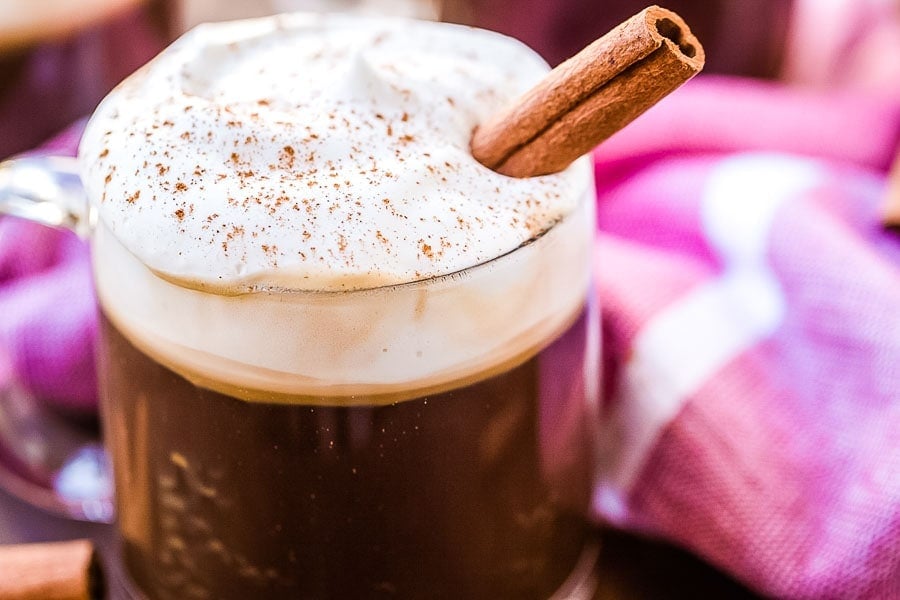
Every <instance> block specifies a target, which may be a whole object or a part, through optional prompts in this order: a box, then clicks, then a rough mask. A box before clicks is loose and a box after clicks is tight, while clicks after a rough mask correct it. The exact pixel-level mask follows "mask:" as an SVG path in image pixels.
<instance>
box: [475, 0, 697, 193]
mask: <svg viewBox="0 0 900 600" xmlns="http://www.w3.org/2000/svg"><path fill="white" fill-rule="evenodd" d="M704 60H705V55H704V53H703V47H702V46H701V45H700V42H699V41H698V40H697V38H696V37H694V35H693V34H692V33H691V31H690V28H689V27H688V26H687V24H686V23H685V22H684V21H683V20H682V18H681V17H679V16H678V15H677V14H675V13H674V12H672V11H670V10H666V9H664V8H660V7H658V6H650V7H648V8H645V9H644V10H642V11H641V12H640V13H638V14H636V15H635V16H633V17H631V18H630V19H628V20H627V21H625V22H624V23H622V24H621V25H619V26H618V27H616V28H615V29H613V30H612V31H610V32H609V33H607V34H606V35H604V36H603V37H602V38H600V39H599V40H597V41H595V42H593V43H592V44H590V45H589V46H588V47H587V48H585V49H584V50H582V51H581V52H579V53H578V54H577V55H575V56H574V57H572V58H570V59H569V60H567V61H566V62H564V63H562V64H560V65H559V66H558V67H556V68H555V69H553V70H552V71H551V72H550V73H549V74H548V75H547V77H546V78H545V79H544V80H543V81H541V82H540V83H539V84H538V85H537V86H535V87H534V88H532V89H531V90H530V91H528V92H526V93H525V94H524V95H523V96H522V97H520V98H519V99H518V100H517V101H515V102H514V103H513V104H512V105H511V106H510V107H508V108H507V109H506V110H503V111H501V112H500V113H499V114H497V115H495V116H494V117H493V118H491V119H489V120H488V121H486V122H484V123H482V124H481V125H479V127H478V128H477V129H476V130H475V133H474V135H473V137H472V155H473V156H474V157H475V158H476V159H477V160H478V161H479V162H481V163H482V164H484V165H485V166H487V167H489V168H491V169H493V170H495V171H498V172H500V173H503V174H505V175H509V176H511V177H531V176H535V175H546V174H549V173H556V172H559V171H562V170H563V169H565V168H566V167H567V166H569V164H571V163H572V161H574V160H575V159H576V158H578V157H580V156H582V155H584V154H587V153H588V152H590V151H591V150H592V149H593V148H594V147H595V146H597V144H599V143H600V142H602V141H603V140H605V139H606V138H608V137H609V136H611V135H612V134H613V133H615V132H616V131H618V130H619V129H621V128H622V127H624V126H625V125H627V124H628V123H630V122H631V121H633V120H634V119H635V118H636V117H637V116H638V115H640V114H641V113H643V112H644V111H645V110H647V109H648V108H650V107H651V106H653V105H654V104H656V103H657V102H658V101H659V100H661V99H662V98H663V97H664V96H666V95H667V94H669V93H670V92H672V91H673V90H675V89H676V88H677V87H679V86H680V85H681V84H683V83H684V82H686V81H687V80H688V79H690V78H691V77H693V76H694V75H696V74H697V73H698V72H699V71H700V69H702V68H703V63H704Z"/></svg>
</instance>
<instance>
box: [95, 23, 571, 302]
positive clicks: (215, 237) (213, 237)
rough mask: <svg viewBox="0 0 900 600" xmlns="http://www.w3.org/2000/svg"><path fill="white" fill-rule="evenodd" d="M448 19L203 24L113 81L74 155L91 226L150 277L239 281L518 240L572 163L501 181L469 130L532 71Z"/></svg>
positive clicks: (410, 267) (494, 247) (515, 51)
mask: <svg viewBox="0 0 900 600" xmlns="http://www.w3.org/2000/svg"><path fill="white" fill-rule="evenodd" d="M546 70H547V66H546V64H545V63H544V62H543V60H542V59H540V58H539V57H538V56H537V55H536V54H534V53H533V52H532V51H531V50H529V49H528V48H526V47H525V46H523V45H522V44H520V43H518V42H516V41H514V40H512V39H510V38H506V37H503V36H500V35H498V34H494V33H490V32H486V31H482V30H477V29H472V28H467V27H462V26H455V25H447V24H439V23H431V22H426V21H411V20H403V19H377V18H360V17H350V16H336V15H330V16H324V15H307V14H294V15H282V16H279V17H274V18H265V19H257V20H248V21H239V22H232V23H225V24H211V25H204V26H200V27H198V28H196V29H195V30H193V31H191V32H189V33H188V34H186V35H185V36H184V37H182V38H181V39H180V40H179V41H178V42H176V43H175V44H174V45H173V46H172V47H170V48H169V49H168V50H166V51H164V52H163V53H162V54H161V55H160V56H158V57H157V58H156V59H155V60H153V61H152V62H151V63H150V64H149V65H148V66H147V67H145V68H144V69H142V70H141V71H139V72H138V73H136V74H135V75H134V76H132V77H131V78H129V79H128V80H126V81H125V82H124V83H123V84H121V85H120V86H119V87H118V88H117V89H116V90H115V91H113V93H112V94H110V96H109V97H108V98H107V99H106V100H105V101H104V102H103V103H102V105H101V106H100V108H99V109H98V111H97V112H96V114H95V115H94V116H93V118H92V119H91V121H90V123H89V125H88V127H87V131H86V133H85V136H84V138H83V142H82V145H81V151H80V156H81V159H82V161H83V167H84V168H83V171H84V181H85V185H86V188H87V191H88V194H89V196H90V197H91V198H93V199H94V200H95V202H96V210H97V212H98V215H99V219H100V221H101V222H102V223H103V224H104V225H105V226H106V227H108V228H109V230H110V231H111V232H112V234H113V235H115V236H116V237H117V238H118V240H119V241H120V242H121V243H122V245H123V246H124V247H125V248H126V249H127V250H129V251H130V252H131V253H133V254H134V255H135V256H136V257H137V258H138V259H139V260H140V261H141V262H143V263H144V264H145V265H146V266H147V267H149V268H150V269H151V270H153V271H154V272H156V273H157V274H159V275H161V276H163V277H165V278H167V279H170V280H173V281H176V282H178V283H180V284H181V285H186V286H189V287H195V288H200V289H219V290H225V291H228V292H231V293H241V292H243V291H252V290H259V289H266V288H272V287H275V288H282V289H283V288H288V289H294V290H304V289H307V290H343V289H359V288H371V287H377V286H382V285H390V284H396V283H401V282H409V281H415V280H419V279H425V278H428V277H433V276H437V275H442V274H448V273H452V272H455V271H458V270H460V269H463V268H466V267H469V266H472V265H476V264H479V263H482V262H484V261H486V260H488V259H490V258H492V257H495V256H498V255H500V254H503V253H505V252H508V251H510V250H513V249H515V248H516V247H518V246H519V245H520V244H522V243H523V242H526V241H527V240H529V239H532V238H534V237H535V236H536V235H538V234H540V233H542V232H543V231H545V230H546V229H548V228H549V227H551V226H552V225H553V224H554V223H556V222H558V221H559V220H560V219H561V218H562V217H563V216H564V215H566V214H568V213H569V212H571V211H572V210H573V208H574V206H575V203H576V202H577V201H578V199H579V197H580V194H581V192H582V190H583V188H584V178H583V172H582V171H580V170H579V169H578V168H572V169H569V170H567V171H566V172H564V173H561V174H558V175H553V176H546V177H539V178H531V179H521V180H520V179H511V178H509V177H506V176H503V175H500V174H497V173H495V172H493V171H491V170H489V169H487V168H485V167H484V166H482V165H481V164H479V163H478V162H477V161H475V160H474V159H473V158H472V156H471V154H470V152H469V141H470V139H471V134H472V130H473V128H474V127H475V126H476V125H477V124H478V123H479V122H481V121H482V120H484V119H485V118H486V117H488V116H489V115H490V114H492V113H493V112H495V111H496V110H498V109H499V108H501V107H502V106H503V105H504V104H505V103H507V102H508V101H509V100H511V99H512V98H513V97H515V96H517V95H519V94H520V93H522V92H523V91H525V90H526V89H528V88H529V87H531V86H532V85H533V84H534V83H536V82H537V80H538V79H540V78H541V77H542V76H543V75H544V73H545V72H546Z"/></svg>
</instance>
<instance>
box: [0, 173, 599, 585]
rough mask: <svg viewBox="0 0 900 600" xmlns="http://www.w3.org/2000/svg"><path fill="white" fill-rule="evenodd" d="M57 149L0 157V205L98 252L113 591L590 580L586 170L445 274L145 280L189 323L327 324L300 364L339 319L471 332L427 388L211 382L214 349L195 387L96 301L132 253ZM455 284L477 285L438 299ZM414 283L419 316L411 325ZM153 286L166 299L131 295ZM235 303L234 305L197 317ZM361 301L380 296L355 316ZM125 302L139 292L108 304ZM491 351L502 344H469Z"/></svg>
mask: <svg viewBox="0 0 900 600" xmlns="http://www.w3.org/2000/svg"><path fill="white" fill-rule="evenodd" d="M72 166H73V165H72V163H70V162H67V161H65V160H63V159H58V158H57V159H44V158H25V159H19V160H17V161H8V162H7V163H5V164H3V165H2V166H0V212H7V213H13V214H17V215H18V216H20V217H24V218H28V219H32V220H36V221H39V222H43V223H46V224H49V225H54V226H64V227H69V228H72V229H74V230H76V231H78V232H80V233H81V234H82V235H88V236H90V237H91V241H92V245H93V246H94V251H95V255H96V254H97V253H99V252H102V253H103V255H104V256H105V257H106V259H110V258H111V259H112V260H106V259H105V260H104V261H97V260H95V278H96V285H97V286H98V288H99V291H100V293H99V297H100V298H101V307H100V308H101V340H100V344H99V347H100V350H99V356H98V364H99V374H100V377H99V379H100V385H101V407H102V416H103V420H102V421H103V426H104V432H105V438H106V448H107V450H108V452H109V454H110V456H111V458H112V464H113V467H114V468H113V470H114V472H115V480H116V486H115V489H116V494H117V498H116V500H117V502H116V506H117V522H118V527H119V530H120V533H121V539H122V556H123V558H124V564H125V567H126V571H127V573H128V575H127V579H128V580H129V584H130V585H135V584H136V587H135V588H134V589H135V590H138V589H139V590H141V592H137V591H135V592H134V597H142V596H141V594H146V595H147V596H149V597H154V598H155V597H158V598H168V597H173V598H174V597H179V598H189V597H198V598H203V597H225V596H227V595H234V596H235V597H261V596H260V594H264V595H265V596H264V597H270V598H277V597H281V596H282V595H283V596H284V597H297V596H303V597H309V596H315V597H318V596H331V597H364V596H367V595H376V596H377V595H379V594H384V595H393V594H400V595H408V596H409V597H471V598H478V597H493V598H496V597H517V598H525V597H535V598H546V597H551V596H554V594H555V597H589V596H590V594H591V590H592V587H593V583H592V582H593V566H594V560H595V558H596V551H597V550H596V547H595V546H594V545H593V541H592V540H593V532H592V531H591V530H590V527H589V525H588V524H587V522H586V518H585V516H586V514H587V513H588V507H589V503H590V495H591V482H592V473H593V468H594V467H593V465H594V452H595V450H596V447H597V443H596V442H597V440H596V439H595V436H596V424H597V423H598V418H599V417H598V414H597V412H598V406H597V402H598V387H599V372H598V371H599V364H600V361H599V348H598V345H599V339H598V336H599V325H598V316H597V306H596V303H595V302H594V300H593V298H592V295H591V294H590V293H589V292H588V290H589V289H590V285H589V281H590V256H591V240H592V230H593V200H594V198H593V186H592V182H591V180H590V177H589V176H586V177H585V187H584V192H583V198H582V200H581V204H580V207H579V208H578V210H576V211H575V212H574V213H572V214H571V215H569V216H568V217H567V218H565V219H564V220H563V221H561V222H560V223H558V224H557V225H555V226H554V227H553V228H552V229H551V230H549V231H548V232H547V233H546V234H544V235H542V236H541V237H539V238H537V239H535V240H532V241H531V243H528V244H525V245H523V246H521V247H520V248H518V249H516V250H514V251H513V252H511V253H508V254H505V255H502V256H499V257H496V258H494V259H492V260H489V261H487V262H485V263H483V264H480V265H477V266H474V267H471V268H468V269H466V270H464V271H462V272H459V273H455V274H453V275H449V276H444V277H437V278H434V279H430V280H426V281H418V282H413V283H407V284H401V285H395V286H390V287H381V288H374V289H364V290H356V291H351V292H309V291H292V290H269V291H260V292H255V293H254V294H253V296H254V297H252V298H244V297H229V296H218V295H216V294H211V293H208V292H201V291H197V290H190V289H186V288H179V287H178V286H176V285H175V284H165V285H166V294H172V295H174V296H173V297H176V296H177V297H190V301H191V302H195V303H199V304H198V305H199V306H203V307H204V310H205V312H206V314H207V315H208V316H209V320H208V321H207V322H205V323H204V324H203V327H213V328H218V330H219V335H220V336H221V343H223V344H225V345H228V344H232V345H241V344H243V343H245V342H246V338H247V336H251V337H252V336H257V337H259V336H262V337H265V336H269V335H276V336H277V332H275V331H274V329H272V330H267V329H266V328H265V326H263V327H262V328H261V329H260V325H259V324H260V322H264V321H265V320H266V319H265V317H263V318H261V317H260V314H261V313H260V312H259V311H264V313H263V314H264V315H268V313H266V312H265V311H269V312H270V313H271V316H272V319H271V323H273V324H274V323H278V322H283V319H285V318H291V319H295V320H299V321H302V320H304V319H306V320H308V321H310V322H313V321H315V322H316V323H334V324H340V325H339V326H336V328H335V329H333V330H331V331H329V332H327V333H326V335H327V337H328V338H329V340H328V342H327V344H326V345H327V347H324V346H323V347H322V348H321V356H316V355H314V354H307V356H308V360H310V361H312V362H321V361H329V360H333V356H334V352H335V351H336V349H337V351H338V352H339V351H340V349H341V345H342V344H346V345H348V346H351V345H353V344H354V341H353V339H354V336H356V335H358V334H359V328H360V327H367V328H372V327H373V326H377V323H379V322H383V323H384V324H385V327H386V329H384V330H383V331H382V332H381V334H382V335H386V336H388V337H390V336H391V335H392V334H391V331H394V329H391V328H396V336H397V337H398V338H403V339H407V340H409V339H413V340H414V341H415V343H416V344H418V345H420V346H421V347H423V348H431V349H435V348H442V347H443V346H444V345H449V344H453V345H454V346H457V347H459V344H460V343H461V341H460V340H461V339H462V340H465V338H466V337H467V336H466V335H464V334H463V335H461V334H460V331H461V329H462V330H463V331H464V330H465V328H467V327H477V328H478V329H474V330H473V334H472V335H471V336H469V337H470V340H469V341H468V342H466V343H468V344H469V346H468V347H463V348H462V353H461V354H460V356H461V357H464V358H465V362H466V364H465V365H464V367H463V366H462V365H452V364H449V365H448V366H449V368H450V370H453V368H455V367H460V368H459V369H458V372H457V374H456V375H455V376H453V377H451V378H449V379H446V378H445V379H446V380H444V381H442V382H439V383H437V384H436V385H433V386H426V387H420V388H411V389H396V388H394V389H390V390H386V389H378V387H377V386H374V387H372V388H371V389H370V390H369V391H368V392H367V391H366V389H364V386H363V387H360V386H356V387H355V388H354V389H347V390H346V393H344V394H342V395H339V396H334V395H325V394H318V395H317V394H316V393H315V392H313V393H310V394H307V395H303V396H292V395H290V394H284V393H280V392H278V391H272V390H268V391H267V390H264V389H257V390H255V391H251V390H246V389H239V388H238V387H236V386H234V385H233V384H232V383H231V382H229V381H227V379H228V377H229V375H228V373H229V372H233V371H232V370H233V369H234V368H235V366H236V365H234V364H223V371H222V372H223V374H224V375H223V377H222V379H221V380H220V381H201V382H198V381H197V379H196V378H195V377H192V375H191V368H190V366H189V365H187V364H181V365H179V364H173V362H172V361H173V360H175V361H177V358H176V359H173V358H172V356H161V355H155V356H154V355H151V354H149V353H148V352H146V351H145V349H142V348H140V347H138V346H139V344H136V343H135V342H134V341H133V340H131V339H129V337H128V335H127V333H123V332H126V331H127V330H128V326H127V324H126V326H125V327H121V325H120V323H122V322H123V321H122V319H121V318H120V317H119V316H114V317H111V316H110V315H111V314H112V313H111V311H109V310H108V307H107V306H104V304H103V299H104V298H109V297H114V296H115V288H116V286H121V285H133V284H134V282H133V281H119V280H118V278H117V265H121V264H125V263H128V268H129V269H130V268H131V267H133V266H134V263H135V261H136V259H135V258H134V257H133V256H132V255H130V254H129V253H128V252H127V251H125V250H124V249H122V247H121V246H119V245H118V244H117V241H116V240H115V239H114V238H112V237H110V236H111V234H110V232H109V231H108V230H107V229H106V228H105V227H104V226H103V225H102V223H101V224H96V223H94V222H93V220H92V216H91V215H92V214H93V211H92V209H91V208H90V207H91V203H92V202H93V201H95V200H96V199H88V198H84V197H83V195H82V194H81V192H80V187H79V186H78V182H77V175H76V174H75V173H74V171H73V169H72ZM585 172H586V174H588V173H589V170H586V171H585ZM51 183H52V184H53V185H51ZM554 247H555V248H554ZM561 247H562V248H564V249H563V250H562V251H561V252H560V248H561ZM542 253H549V254H552V255H554V256H556V257H559V256H564V257H565V258H566V260H567V261H569V264H570V265H580V267H578V268H575V269H560V268H558V267H559V265H557V264H550V263H549V261H544V262H540V261H538V262H536V263H534V264H536V265H539V266H538V267H537V268H536V270H535V271H534V272H533V273H531V276H530V277H529V280H528V281H521V280H518V279H517V280H511V279H510V277H509V276H508V274H509V273H513V272H519V271H518V270H517V268H518V267H519V266H520V265H521V262H522V261H525V260H529V261H533V260H534V258H535V256H540V255H541V254H542ZM573 275H574V280H573V279H572V277H573ZM143 276H145V277H151V278H153V277H156V276H155V275H153V274H152V273H151V272H150V271H149V270H146V272H145V273H143ZM156 283H158V282H156ZM467 286H468V287H472V288H473V289H478V290H480V292H479V294H481V295H483V293H484V290H489V295H490V296H491V297H493V298H495V299H496V302H494V303H491V304H484V305H480V306H467V305H464V304H460V303H458V302H455V299H458V298H459V297H460V295H459V294H460V291H461V290H463V289H464V288H466V287H467ZM567 286H568V287H571V286H577V288H578V289H583V290H585V293H584V297H583V302H580V303H579V305H578V307H577V309H576V310H574V311H572V310H571V308H570V309H568V310H567V311H566V312H565V313H563V312H560V311H557V310H549V311H548V307H547V303H548V302H553V297H554V295H553V294H552V293H548V290H553V289H560V288H561V287H567ZM423 297H427V298H428V305H429V309H428V310H430V311H433V316H435V315H437V316H439V319H438V320H436V321H434V322H433V323H434V324H440V326H437V327H425V328H424V329H422V328H421V324H420V323H417V322H416V316H415V314H416V310H417V308H416V307H417V306H418V307H421V304H422V298H423ZM157 300H159V301H165V299H162V298H160V299H154V298H150V299H148V301H150V302H155V301H157ZM241 303H246V304H247V309H246V312H245V313H243V317H242V319H241V321H238V322H235V321H234V320H231V321H230V322H224V321H218V322H217V320H216V319H217V317H216V315H218V314H221V315H226V314H227V315H232V316H233V315H234V314H235V312H234V309H235V306H237V305H239V304H241ZM373 306H375V307H382V308H381V309H379V310H378V311H376V313H377V314H373V311H372V307H373ZM221 307H227V310H219V308H221ZM388 307H389V308H388ZM238 312H239V313H240V308H238ZM348 315H355V317H353V318H350V317H348ZM548 315H549V316H548ZM133 319H137V320H140V319H141V314H140V310H139V309H138V310H137V311H136V312H135V313H133V314H129V315H128V316H127V317H126V318H125V321H126V322H127V321H128V320H133ZM353 319H356V321H354V320H353ZM511 320H515V322H516V323H517V327H519V328H520V329H521V327H522V322H523V320H524V321H525V322H528V323H527V326H526V327H525V330H526V331H528V335H529V340H530V341H529V342H528V343H526V344H525V345H522V344H521V336H515V337H516V338H517V339H512V338H510V337H509V336H508V335H506V334H505V333H504V331H506V329H507V326H508V325H509V324H510V322H511ZM529 320H530V321H529ZM363 321H364V322H365V325H363V324H362V322H363ZM251 323H252V325H253V326H252V327H248V326H247V325H248V324H251ZM168 326H169V327H173V328H175V329H176V330H177V329H178V328H180V327H181V325H179V324H178V323H170V324H168ZM482 328H486V329H482ZM254 330H257V331H256V332H255V333H254ZM171 333H172V332H162V334H163V335H169V334H171ZM311 335H314V334H311ZM410 336H413V337H412V338H410ZM498 338H499V340H500V342H499V346H498ZM255 341H257V342H258V341H259V340H258V339H257V340H255ZM517 344H518V345H517ZM487 345H489V346H490V348H488V347H486V346H487ZM482 346H485V347H482ZM315 347H316V345H315V344H314V343H313V344H311V345H310V348H315ZM498 348H499V351H500V353H501V354H502V355H503V356H494V357H491V358H487V357H488V355H489V354H492V353H495V352H497V351H498ZM347 351H348V353H350V354H352V349H351V348H349V347H348V349H347ZM426 356H433V357H434V358H433V360H437V361H444V360H447V358H446V357H445V356H444V355H443V353H441V352H436V353H432V354H426ZM473 357H476V358H478V360H476V361H475V362H474V364H475V367H474V368H473V362H472V361H471V360H470V359H472V358H473ZM354 360H356V359H354ZM454 360H456V359H454ZM460 360H462V359H460ZM451 362H452V361H451ZM237 367H240V365H237ZM359 367H360V369H362V370H365V369H368V368H372V365H371V364H368V363H367V364H362V363H361V364H360V365H359Z"/></svg>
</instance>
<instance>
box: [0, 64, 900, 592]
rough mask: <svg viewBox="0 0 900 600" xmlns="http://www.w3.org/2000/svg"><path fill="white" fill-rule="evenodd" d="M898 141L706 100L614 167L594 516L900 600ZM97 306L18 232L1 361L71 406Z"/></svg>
mask: <svg viewBox="0 0 900 600" xmlns="http://www.w3.org/2000/svg"><path fill="white" fill-rule="evenodd" d="M76 137H77V131H72V132H69V133H68V134H66V135H64V136H63V137H62V138H60V139H59V140H57V143H56V145H55V147H54V148H52V149H51V150H52V151H56V152H59V151H63V150H65V149H66V148H68V149H71V148H72V147H73V145H74V140H75V138H76ZM898 139H900V105H898V104H891V103H888V102H878V101H875V100H871V99H866V98H861V97H855V96H852V95H846V96H831V97H825V96H820V95H812V94H803V93H799V92H793V91H787V90H785V89H783V88H779V87H775V86H767V85H762V84H755V83H750V82H746V81H740V80H727V79H714V78H699V79H698V80H695V81H693V82H691V83H689V84H688V85H687V86H685V87H684V88H683V89H681V90H679V91H678V93H676V94H674V95H672V96H670V97H669V98H667V99H666V100H664V101H663V102H662V103H661V104H660V105H659V106H657V107H654V108H653V109H652V110H651V111H650V112H648V113H647V114H646V115H644V116H643V117H642V118H641V119H639V120H638V121H637V122H635V123H634V124H632V125H631V126H629V127H628V128H627V129H626V130H625V131H623V132H621V133H620V134H618V135H617V136H616V137H614V138H613V139H612V140H610V141H609V142H607V143H606V144H604V145H603V146H602V147H601V148H600V149H599V150H598V151H597V153H596V159H597V189H598V195H599V203H598V212H599V214H598V223H599V239H598V243H597V250H596V279H597V288H598V291H599V295H600V298H601V302H602V304H603V309H604V318H603V335H604V341H605V348H604V350H605V356H604V360H605V374H604V384H605V389H606V392H607V393H606V402H605V405H604V407H605V411H604V415H603V421H602V423H601V428H602V434H603V436H602V439H603V440H604V444H605V447H604V449H603V453H602V456H603V464H602V466H601V469H600V473H599V480H598V485H597V488H596V494H595V498H594V504H593V507H594V515H593V517H594V518H596V519H598V520H600V521H602V522H605V523H611V524H614V525H616V526H619V527H623V528H626V529H630V530H632V531H639V532H642V533H645V534H649V535H653V536H659V537H662V538H665V539H668V540H670V541H673V542H674V543H676V544H679V545H681V546H683V547H686V548H688V549H689V550H691V551H693V552H695V553H696V554H698V555H700V556H702V557H703V558H705V559H706V560H708V561H710V562H712V563H713V564H715V565H717V566H719V567H720V568H722V569H724V570H726V571H727V572H729V573H731V574H732V575H734V576H735V577H737V578H739V579H740V580H742V581H744V582H745V583H746V584H748V585H749V586H751V587H753V588H754V589H756V590H758V591H759V592H761V593H763V594H766V595H772V596H778V597H784V598H900V317H898V314H897V310H898V307H900V236H897V235H892V234H888V233H886V232H885V231H884V230H883V229H882V228H881V226H880V225H879V223H878V218H877V213H876V207H877V205H878V203H879V201H880V196H881V194H882V191H883V188H884V181H885V172H886V169H887V167H888V165H889V164H890V162H891V159H892V157H893V153H894V152H895V151H896V148H897V142H898ZM93 302H94V299H93V296H92V293H91V291H90V278H89V273H88V264H87V254H86V248H85V247H84V245H83V244H82V243H81V242H78V241H77V240H75V239H74V238H73V237H71V236H69V235H68V234H64V233H58V232H48V231H45V230H42V229H40V228H36V227H32V226H29V225H24V224H21V223H16V222H13V221H11V220H0V315H3V319H2V320H0V344H2V346H3V347H6V348H7V349H10V350H11V353H12V355H13V356H14V357H15V360H16V362H17V364H18V365H19V366H20V372H22V373H24V374H25V376H26V377H27V379H28V381H29V382H30V383H31V384H32V386H33V387H34V388H35V389H37V390H38V391H39V392H40V393H41V394H42V395H47V396H49V397H51V398H55V399H56V400H57V401H58V402H62V403H65V404H66V405H72V406H81V407H85V406H89V405H90V403H91V402H92V401H93V394H92V390H93V385H94V379H93V370H92V368H91V366H90V363H91V360H90V358H91V355H90V349H91V347H92V341H93V335H94V327H95V322H94V319H95V313H94V308H93Z"/></svg>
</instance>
